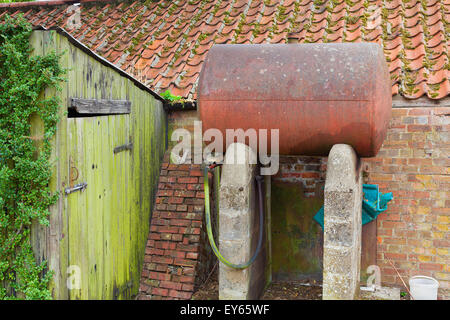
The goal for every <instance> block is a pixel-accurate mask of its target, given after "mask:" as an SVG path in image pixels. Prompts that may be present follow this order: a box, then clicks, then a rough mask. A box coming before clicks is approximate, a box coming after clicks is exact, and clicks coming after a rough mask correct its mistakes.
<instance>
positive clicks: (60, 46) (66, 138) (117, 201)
mask: <svg viewBox="0 0 450 320" xmlns="http://www.w3.org/2000/svg"><path fill="white" fill-rule="evenodd" d="M30 41H31V43H32V46H33V48H34V49H35V54H42V53H49V52H52V51H56V52H57V53H63V55H62V57H61V64H62V66H63V67H64V68H67V69H68V73H67V82H66V83H63V84H62V91H61V92H56V93H55V92H53V91H52V92H50V91H48V92H45V95H55V94H56V95H58V96H59V98H60V99H61V109H60V112H59V116H60V121H59V123H58V127H57V133H56V136H55V137H54V140H53V145H54V147H53V154H52V160H53V161H54V163H55V166H54V172H53V176H52V180H51V186H52V189H53V190H55V192H61V196H60V198H59V200H58V202H57V204H55V205H54V206H52V207H51V216H50V226H49V228H44V227H40V226H36V227H35V228H34V229H33V234H32V241H33V246H34V248H35V251H36V253H37V255H38V259H39V260H43V259H46V260H48V261H49V268H50V269H51V270H53V271H54V272H55V276H54V281H53V283H52V291H53V295H54V297H55V298H57V299H67V298H72V299H74V298H76V299H126V298H132V296H133V295H135V294H137V292H138V289H139V277H140V272H141V269H142V264H143V258H144V250H145V244H146V240H147V236H148V231H149V221H150V214H151V212H152V209H153V200H154V195H155V192H156V187H157V183H158V178H159V169H160V164H161V160H162V156H163V154H164V152H165V149H166V146H167V145H166V141H167V140H166V134H167V131H166V128H167V122H166V121H167V119H166V113H165V111H164V109H163V105H162V102H161V101H159V100H157V99H156V98H155V97H154V96H153V95H152V94H151V93H150V92H148V91H146V90H142V89H141V88H138V87H137V86H136V84H135V83H134V82H133V81H132V80H131V79H129V78H127V77H124V76H123V75H122V74H120V73H119V72H118V71H117V70H114V69H112V68H110V67H108V66H107V65H104V64H102V63H100V62H99V60H98V59H96V58H95V57H93V56H91V55H88V54H87V53H86V52H84V51H83V50H81V49H80V48H78V47H76V46H75V45H73V44H72V43H70V42H69V40H68V39H67V38H66V37H65V36H63V35H61V34H60V33H57V32H56V31H35V32H33V35H32V37H31V39H30ZM71 97H76V98H83V99H113V100H129V101H131V113H130V114H129V115H116V116H110V115H105V116H101V117H93V118H84V119H86V121H84V120H83V119H81V118H77V119H68V118H67V113H66V111H67V106H68V103H69V99H70V98H71ZM112 117H116V118H117V119H120V121H116V122H115V125H114V126H110V127H108V128H109V129H108V130H106V129H105V130H100V129H98V130H95V128H94V127H92V129H93V130H94V131H92V132H89V128H88V127H89V124H93V123H94V124H97V123H98V125H99V126H100V123H108V122H109V123H110V124H111V122H112V121H111V120H112ZM125 117H126V118H127V119H125ZM124 119H125V120H124ZM69 120H70V121H72V122H77V123H79V124H80V125H82V126H84V127H82V128H79V130H78V134H79V135H80V136H81V137H82V138H88V137H92V140H90V141H89V145H90V146H91V147H92V149H90V150H92V152H93V156H92V157H94V158H95V165H96V166H95V168H96V169H97V168H99V167H100V168H102V166H103V165H111V163H110V164H108V161H109V160H107V159H114V158H113V150H112V148H114V147H115V146H116V145H115V142H117V143H119V142H120V141H119V140H120V139H117V137H120V136H121V137H122V138H123V139H125V140H124V141H128V140H130V141H132V143H133V149H132V150H131V151H124V153H125V152H127V153H130V155H129V157H130V159H129V166H127V167H126V168H123V170H125V171H126V172H127V175H126V177H127V178H126V179H127V181H120V180H119V181H116V182H115V183H116V185H115V186H120V185H121V184H122V183H127V185H126V188H123V190H124V192H125V193H124V194H120V195H118V194H117V188H116V187H114V185H110V189H108V188H104V189H103V190H101V189H102V188H101V187H100V185H101V186H104V185H106V184H107V183H106V182H107V181H113V180H114V178H115V177H116V176H117V172H116V171H114V169H111V170H103V169H101V170H100V171H99V173H97V174H96V175H95V177H96V178H95V179H93V180H92V181H91V183H90V184H89V185H88V187H87V189H86V190H85V191H83V192H84V193H88V194H89V195H92V194H94V196H93V197H92V199H97V200H95V201H94V200H92V201H91V206H90V207H89V210H87V209H86V210H85V208H81V209H80V207H78V208H77V206H81V205H82V203H80V202H79V201H70V199H71V197H74V196H75V195H76V194H81V193H80V192H77V193H73V194H70V195H68V196H66V195H65V194H64V192H63V191H64V189H65V188H66V187H68V186H69V185H71V184H76V183H79V182H81V181H78V180H76V179H74V174H73V170H71V165H70V164H69V163H70V161H71V159H70V157H71V156H73V153H74V152H75V153H76V152H77V150H79V148H75V150H74V146H73V145H71V141H74V140H73V139H72V138H71V134H73V132H71V131H70V130H71V125H69ZM97 120H98V121H97ZM33 121H36V120H33ZM127 125H128V127H127V128H124V126H127ZM102 128H103V127H102ZM104 128H106V126H105V127H104ZM125 132H128V133H129V137H127V136H125V135H127V134H126V133H125ZM111 137H112V138H111ZM111 139H112V140H111ZM114 139H115V140H114ZM108 141H112V144H111V145H109V144H107V143H106V142H108ZM119 144H120V143H119ZM105 145H108V146H110V147H111V150H110V151H108V150H105ZM99 150H101V152H100V151H99ZM102 152H105V153H104V154H103V153H102ZM109 152H110V153H109ZM91 159H93V158H91ZM111 161H112V160H111ZM93 164H94V163H93ZM123 164H124V165H125V164H126V162H123ZM86 168H87V166H86ZM86 170H87V169H86ZM92 170H94V165H93V166H92ZM105 190H107V191H105ZM102 192H103V193H105V192H106V193H105V195H106V196H103V197H99V196H100V195H101V193H102ZM108 195H109V196H110V198H108ZM117 197H119V198H117ZM83 210H84V212H86V215H85V216H82V215H80V216H77V217H76V219H74V214H76V213H75V212H78V213H79V212H81V211H83ZM110 221H115V224H114V225H112V224H109V222H110ZM111 226H116V227H117V228H116V230H114V228H113V229H111ZM86 228H88V229H87V231H88V232H87V234H88V239H85V237H84V234H85V233H82V232H86V230H85V229H86ZM92 233H95V235H92ZM89 234H90V235H89ZM111 252H117V253H120V255H115V254H112V253H111ZM75 257H82V258H83V259H84V260H83V261H84V262H85V263H86V269H82V272H81V277H82V280H81V289H73V290H69V288H68V284H67V279H68V276H69V277H70V275H69V274H68V273H67V272H68V270H70V269H68V267H69V266H71V265H77V264H78V263H79V262H80V261H81V260H77V259H76V258H75ZM80 259H81V258H80ZM80 267H81V266H80ZM72 275H73V274H72ZM69 280H70V279H69Z"/></svg>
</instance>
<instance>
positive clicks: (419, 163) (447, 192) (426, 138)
mask: <svg viewBox="0 0 450 320" xmlns="http://www.w3.org/2000/svg"><path fill="white" fill-rule="evenodd" d="M449 115H450V107H447V108H443V107H422V108H395V109H393V110H392V120H391V124H390V128H389V132H388V135H387V138H386V140H385V142H384V144H383V147H382V149H381V150H380V152H379V154H378V156H377V157H376V158H370V159H365V160H364V171H365V172H366V174H365V175H366V183H373V184H378V185H379V186H380V188H381V191H382V192H393V194H394V200H393V201H391V202H390V203H389V208H388V210H387V211H386V213H382V214H380V215H379V216H378V219H377V233H378V247H377V254H378V257H377V263H378V265H379V266H380V268H381V274H382V281H383V282H384V283H386V284H395V285H398V286H400V285H401V280H400V279H399V277H398V276H397V274H396V272H395V270H394V268H393V267H392V266H391V264H390V263H389V260H388V259H391V260H392V261H393V263H394V265H395V266H396V268H398V270H399V272H400V274H401V276H402V277H403V278H404V280H405V282H406V283H408V278H409V277H410V276H413V275H417V274H421V275H427V276H432V277H434V278H436V279H437V280H438V281H439V282H440V289H439V297H440V298H446V299H448V298H450V291H449V289H450V288H449V285H450V281H449V280H450V264H449V262H450V256H449V247H450V233H449V224H448V222H449V213H450V159H449V155H450V153H449V151H450V134H449V129H450V121H449V120H450V117H449Z"/></svg>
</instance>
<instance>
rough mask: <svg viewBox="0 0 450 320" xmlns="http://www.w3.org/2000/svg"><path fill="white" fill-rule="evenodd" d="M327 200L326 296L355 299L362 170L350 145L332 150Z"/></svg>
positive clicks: (324, 258)
mask: <svg viewBox="0 0 450 320" xmlns="http://www.w3.org/2000/svg"><path fill="white" fill-rule="evenodd" d="M324 202H325V203H324V216H325V219H324V222H325V228H324V229H325V230H324V248H323V299H324V300H353V299H356V298H357V297H358V293H359V278H360V263H361V206H362V173H361V165H360V161H359V159H358V157H357V156H356V153H355V151H354V150H353V148H352V147H351V146H349V145H345V144H337V145H334V146H333V148H332V149H331V151H330V154H329V156H328V165H327V175H326V182H325V201H324Z"/></svg>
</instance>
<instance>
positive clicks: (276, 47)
mask: <svg viewBox="0 0 450 320" xmlns="http://www.w3.org/2000/svg"><path fill="white" fill-rule="evenodd" d="M197 99H198V100H197V103H198V112H199V116H200V119H201V120H202V126H203V131H206V130H207V129H209V128H217V129H219V130H221V132H222V133H223V136H224V140H225V137H226V135H225V130H226V129H238V128H241V129H244V130H247V129H250V128H254V129H256V130H258V129H268V130H270V129H279V153H280V154H285V155H323V156H326V155H328V152H329V151H330V149H331V147H332V146H333V145H334V144H337V143H345V144H349V145H351V146H353V148H354V149H355V151H356V152H357V154H358V155H359V156H361V157H372V156H375V155H376V154H377V152H378V150H379V149H380V147H381V144H382V143H383V140H384V138H385V136H386V131H387V127H388V122H389V118H390V116H391V107H392V96H391V80H390V76H389V71H388V67H387V64H386V61H385V57H384V54H383V51H382V49H381V47H380V46H378V45H377V44H374V43H333V44H331V43H327V44H263V45H261V44H259V45H237V44H232V45H214V46H213V47H212V48H211V49H210V50H209V53H208V56H207V58H206V61H205V62H204V64H203V69H202V71H201V74H200V79H199V89H198V98H197ZM229 143H230V142H229ZM225 147H227V146H225Z"/></svg>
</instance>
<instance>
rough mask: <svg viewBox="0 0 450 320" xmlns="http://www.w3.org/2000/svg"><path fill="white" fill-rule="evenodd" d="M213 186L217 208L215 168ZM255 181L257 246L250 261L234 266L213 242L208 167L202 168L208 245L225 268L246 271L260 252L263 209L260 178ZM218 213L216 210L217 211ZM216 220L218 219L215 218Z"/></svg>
mask: <svg viewBox="0 0 450 320" xmlns="http://www.w3.org/2000/svg"><path fill="white" fill-rule="evenodd" d="M214 171H215V184H216V190H215V193H216V201H217V202H216V204H215V207H216V208H218V207H219V203H218V199H219V196H218V193H219V184H220V175H219V167H216V168H215V170H214ZM256 181H257V183H258V193H259V238H258V246H257V247H256V250H255V253H254V254H253V256H252V257H251V259H250V260H249V261H248V262H246V263H243V264H234V263H231V262H229V261H228V260H227V259H225V258H224V257H223V256H222V254H221V253H220V251H219V249H218V248H217V246H216V243H215V241H214V236H213V233H212V227H211V214H210V204H209V181H208V166H206V165H205V167H204V168H203V183H204V192H205V214H206V231H207V233H208V239H209V244H210V245H211V248H212V250H213V252H214V254H215V255H216V257H217V258H218V259H219V260H220V262H222V263H223V264H225V265H226V266H228V267H230V268H234V269H246V268H248V267H249V266H250V265H251V264H252V263H253V262H254V261H255V259H256V257H257V256H258V254H259V251H261V245H262V240H263V230H264V209H263V208H264V207H263V197H262V187H261V184H262V177H261V176H257V177H256ZM217 211H218V210H217ZM216 219H218V217H216Z"/></svg>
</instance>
